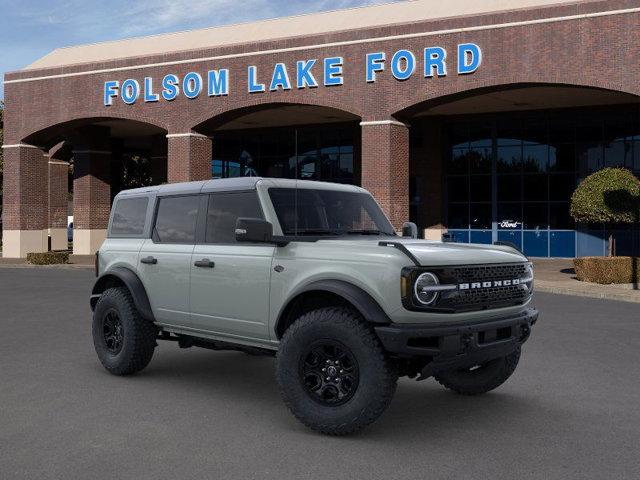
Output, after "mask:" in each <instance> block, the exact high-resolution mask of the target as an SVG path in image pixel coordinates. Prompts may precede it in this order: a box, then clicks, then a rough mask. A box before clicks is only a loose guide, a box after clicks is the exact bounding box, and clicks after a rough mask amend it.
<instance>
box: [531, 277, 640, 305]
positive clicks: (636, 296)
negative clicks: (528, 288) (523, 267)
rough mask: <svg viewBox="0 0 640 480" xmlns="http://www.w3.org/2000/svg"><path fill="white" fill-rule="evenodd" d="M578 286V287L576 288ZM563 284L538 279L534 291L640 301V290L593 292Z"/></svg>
mask: <svg viewBox="0 0 640 480" xmlns="http://www.w3.org/2000/svg"><path fill="white" fill-rule="evenodd" d="M576 287H577V288H576ZM576 287H573V286H562V285H558V283H556V282H545V281H544V280H536V281H535V286H534V292H542V293H555V294H559V295H571V296H574V297H588V298H598V299H601V300H616V301H619V302H629V303H640V292H638V291H633V290H631V291H628V292H611V291H599V292H592V291H589V290H585V289H583V288H580V287H579V286H576Z"/></svg>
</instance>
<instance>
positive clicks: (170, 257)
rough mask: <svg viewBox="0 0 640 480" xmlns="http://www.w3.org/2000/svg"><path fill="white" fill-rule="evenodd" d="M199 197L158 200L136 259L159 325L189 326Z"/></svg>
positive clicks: (160, 198) (167, 197)
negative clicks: (151, 223)
mask: <svg viewBox="0 0 640 480" xmlns="http://www.w3.org/2000/svg"><path fill="white" fill-rule="evenodd" d="M201 198H203V197H202V196H201V195H176V196H166V197H159V198H158V203H157V206H156V215H155V223H154V227H153V230H152V238H150V239H147V240H145V243H144V245H143V246H142V249H141V250H140V255H139V257H138V272H139V275H140V279H141V280H142V283H143V284H144V286H145V288H146V290H147V294H148V295H149V301H150V303H151V309H152V310H153V314H154V316H155V318H156V320H157V321H158V322H159V323H163V324H169V325H179V326H185V325H188V323H189V276H190V274H191V255H192V253H193V248H194V245H195V240H196V226H197V220H198V210H199V206H200V201H201Z"/></svg>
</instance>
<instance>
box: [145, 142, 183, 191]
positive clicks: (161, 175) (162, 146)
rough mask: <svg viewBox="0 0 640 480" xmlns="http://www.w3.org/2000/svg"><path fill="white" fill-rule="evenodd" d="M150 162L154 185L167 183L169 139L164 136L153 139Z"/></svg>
mask: <svg viewBox="0 0 640 480" xmlns="http://www.w3.org/2000/svg"><path fill="white" fill-rule="evenodd" d="M176 138H178V137H176ZM150 160H151V181H152V182H153V184H154V185H160V184H162V183H167V138H166V137H165V136H164V135H154V137H153V138H152V139H151V157H150Z"/></svg>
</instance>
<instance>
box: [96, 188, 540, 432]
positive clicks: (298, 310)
mask: <svg viewBox="0 0 640 480" xmlns="http://www.w3.org/2000/svg"><path fill="white" fill-rule="evenodd" d="M403 232H404V233H403V235H402V236H400V235H397V234H396V232H394V229H393V227H392V225H391V224H390V223H389V220H387V218H386V217H385V215H384V214H383V212H382V210H381V209H380V207H379V206H378V204H377V203H376V202H375V200H374V199H373V197H372V196H371V195H370V194H369V193H368V192H367V191H366V190H363V189H362V188H359V187H355V186H351V185H338V184H331V183H322V182H311V181H302V180H301V181H295V180H285V179H271V178H236V179H226V180H209V181H203V182H191V183H181V184H169V185H162V186H157V187H148V188H141V189H136V190H128V191H124V192H121V193H120V194H118V195H117V197H116V198H115V201H114V205H113V209H112V213H111V218H110V220H109V230H108V234H107V239H106V240H105V242H104V243H103V244H102V246H101V248H100V250H99V252H98V253H97V255H96V274H97V276H98V279H97V281H96V283H95V286H94V287H93V292H92V295H91V307H92V309H93V312H94V313H93V342H94V345H95V349H96V352H97V354H98V358H99V359H100V361H101V362H102V364H103V365H104V367H105V368H106V369H107V370H108V371H109V372H111V373H113V374H115V375H129V374H133V373H135V372H138V371H140V370H142V369H143V368H144V367H145V366H146V365H147V364H148V363H149V361H150V360H151V357H152V355H153V352H154V349H155V348H156V346H157V341H159V340H166V341H176V342H177V343H178V344H179V345H180V346H181V347H184V348H187V347H192V346H196V347H204V348H210V349H213V350H241V351H245V352H247V353H250V354H267V355H275V356H276V361H275V366H276V379H277V382H278V384H279V387H280V391H281V393H282V397H283V399H284V402H285V403H286V405H287V406H288V407H289V409H290V410H291V412H292V413H293V414H294V415H295V416H296V417H297V418H298V419H299V420H300V421H301V422H303V423H304V424H305V425H307V426H309V427H311V428H313V429H315V430H318V431H320V432H323V433H328V434H332V435H342V434H347V433H352V432H355V431H357V430H359V429H361V428H363V427H365V426H366V425H368V424H370V423H371V422H373V421H374V420H375V419H376V418H378V417H379V416H380V415H381V414H382V412H383V411H384V410H385V408H386V407H387V406H388V405H389V402H390V401H391V398H392V396H393V394H394V391H395V389H396V382H397V379H398V377H399V376H408V377H410V378H417V379H418V380H423V379H426V378H429V377H433V378H435V379H436V380H437V381H438V382H440V383H441V384H442V385H444V386H445V387H447V388H449V389H451V390H453V391H455V392H458V393H461V394H465V395H475V394H480V393H484V392H488V391H489V390H493V389H494V388H496V387H498V386H499V385H501V384H502V383H503V382H504V381H505V380H507V378H509V376H510V375H511V374H512V373H513V371H514V370H515V368H516V365H517V364H518V360H519V359H520V350H521V346H522V344H523V343H524V342H525V341H526V340H527V338H528V337H529V334H530V330H531V326H532V325H533V324H534V323H535V322H536V320H537V317H538V312H537V311H536V310H534V309H532V308H530V307H529V304H530V302H531V297H532V289H533V270H532V266H531V264H530V263H529V262H528V260H527V259H526V258H525V257H524V256H523V255H522V254H521V253H520V252H519V251H517V250H516V249H515V248H513V247H511V246H508V245H494V246H487V245H466V244H465V245H463V244H455V243H441V242H433V241H425V240H417V239H416V238H415V237H416V234H415V232H416V228H415V225H414V224H410V223H407V224H405V226H404V228H403Z"/></svg>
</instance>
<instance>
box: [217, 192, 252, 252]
mask: <svg viewBox="0 0 640 480" xmlns="http://www.w3.org/2000/svg"><path fill="white" fill-rule="evenodd" d="M238 217H246V218H263V216H262V209H261V208H260V202H259V201H258V197H257V194H256V192H238V193H218V194H214V195H210V196H209V208H208V209H207V233H206V237H205V242H206V243H236V220H238Z"/></svg>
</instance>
